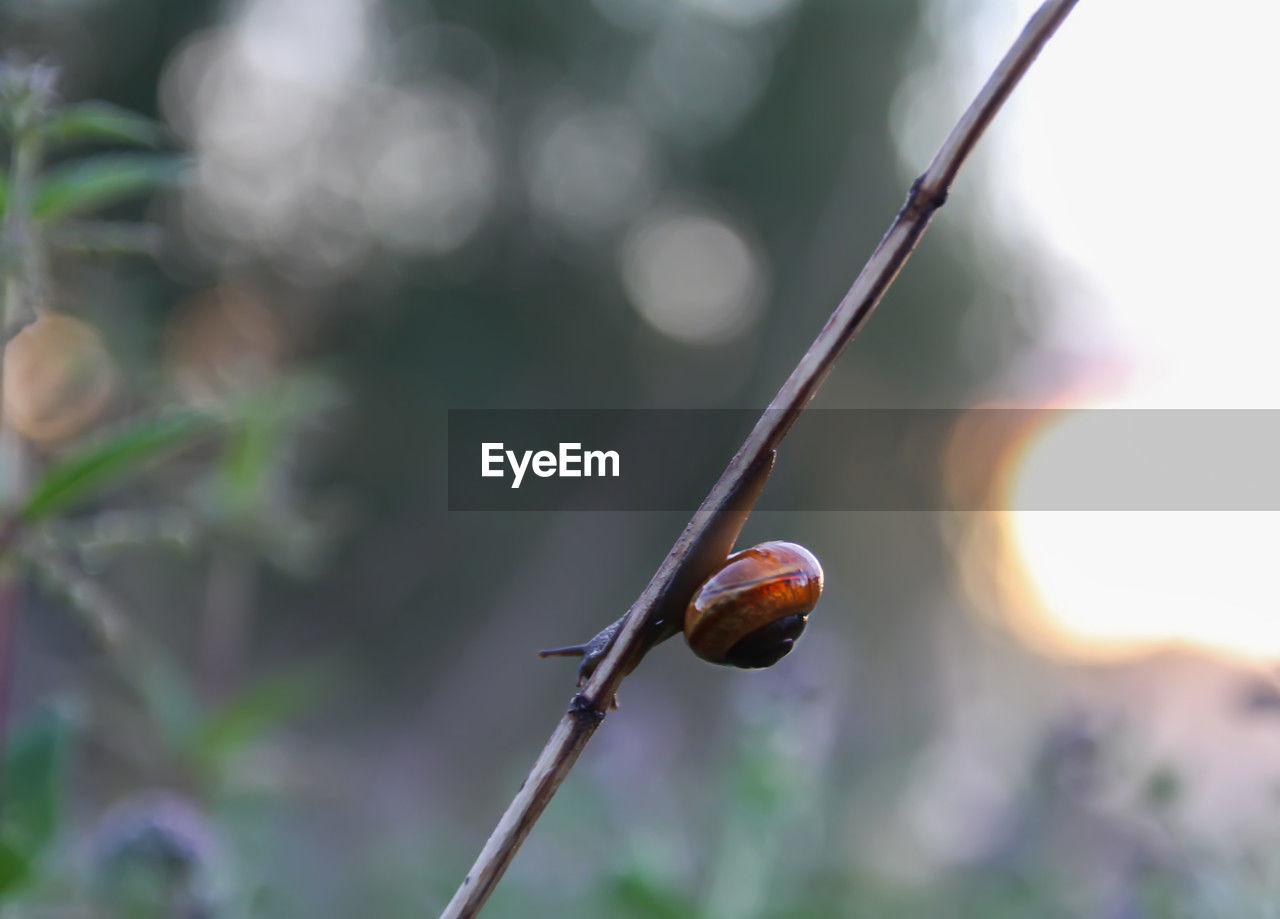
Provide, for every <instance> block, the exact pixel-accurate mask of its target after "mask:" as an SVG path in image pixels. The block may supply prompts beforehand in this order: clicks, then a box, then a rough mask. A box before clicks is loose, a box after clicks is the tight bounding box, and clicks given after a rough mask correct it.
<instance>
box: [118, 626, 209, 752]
mask: <svg viewBox="0 0 1280 919" xmlns="http://www.w3.org/2000/svg"><path fill="white" fill-rule="evenodd" d="M126 664H127V666H126V667H125V668H123V669H124V671H125V675H126V676H127V678H128V679H129V682H130V683H131V684H132V686H133V689H134V691H135V692H136V693H137V694H138V696H139V697H140V698H141V699H142V702H143V704H145V705H146V708H147V711H148V712H149V713H150V715H151V717H152V718H153V719H154V720H155V723H156V726H157V727H159V729H160V732H161V734H162V735H163V737H164V740H165V742H166V743H167V744H168V745H169V748H170V749H174V750H176V749H180V748H182V747H184V746H185V745H186V744H187V743H189V741H190V737H191V735H192V732H193V731H195V730H196V728H197V725H199V723H200V703H199V702H198V701H197V699H196V694H195V691H194V689H193V687H192V685H191V681H190V680H189V679H188V678H187V675H186V674H185V673H184V672H183V671H182V669H181V668H180V667H178V666H177V665H176V664H174V662H173V661H172V660H170V659H169V657H168V655H167V654H166V652H165V651H164V650H163V649H162V648H160V647H159V646H158V645H155V644H153V643H152V642H150V641H147V640H146V639H142V640H140V641H137V642H135V644H134V645H133V646H132V647H131V648H130V649H129V652H128V659H127V661H126Z"/></svg>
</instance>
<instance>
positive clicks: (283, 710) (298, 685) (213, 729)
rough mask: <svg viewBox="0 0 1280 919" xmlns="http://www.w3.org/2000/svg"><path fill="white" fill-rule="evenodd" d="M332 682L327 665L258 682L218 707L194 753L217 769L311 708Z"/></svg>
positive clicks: (204, 726)
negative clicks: (222, 761) (284, 723)
mask: <svg viewBox="0 0 1280 919" xmlns="http://www.w3.org/2000/svg"><path fill="white" fill-rule="evenodd" d="M329 683H330V674H329V672H328V670H327V668H321V667H314V666H312V667H303V668H298V669H295V670H291V671H288V672H286V673H283V674H277V675H275V676H272V677H270V678H268V679H265V680H262V681H261V682H258V683H254V684H252V685H250V686H248V687H246V688H245V689H243V690H241V691H240V692H239V693H237V694H236V695H234V696H232V697H231V698H230V699H228V700H227V701H226V702H224V703H223V704H222V705H221V706H219V707H218V708H216V709H214V710H213V711H212V712H210V713H209V715H208V716H207V717H206V718H205V719H204V721H203V723H202V724H201V726H200V727H199V729H198V730H197V731H196V735H195V737H194V739H193V742H192V753H193V754H194V755H195V756H196V758H197V759H198V760H199V761H201V763H202V764H203V765H205V766H206V767H209V768H213V767H215V766H216V765H217V762H218V761H219V760H221V759H223V758H225V757H226V756H228V755H230V754H233V753H235V752H236V751H238V750H241V749H243V748H244V747H246V746H248V745H249V744H250V743H252V742H253V741H254V740H256V739H257V738H258V737H260V736H262V735H263V734H264V733H266V732H267V731H269V730H271V729H272V728H274V727H276V726H278V725H279V724H281V723H283V722H284V721H287V720H288V719H289V718H291V717H293V716H295V715H297V714H298V713H299V712H302V711H303V710H305V709H307V708H308V707H310V706H311V705H313V704H315V702H316V701H317V700H318V699H319V698H320V697H321V696H322V695H324V693H325V691H326V689H327V687H328V685H329Z"/></svg>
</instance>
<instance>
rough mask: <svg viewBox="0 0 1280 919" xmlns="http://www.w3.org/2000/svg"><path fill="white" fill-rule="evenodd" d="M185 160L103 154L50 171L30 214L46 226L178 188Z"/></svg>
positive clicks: (40, 183)
mask: <svg viewBox="0 0 1280 919" xmlns="http://www.w3.org/2000/svg"><path fill="white" fill-rule="evenodd" d="M188 165H189V163H188V161H187V160H186V159H185V158H184V157H178V156H170V155H164V154H133V153H131V154H124V153H120V154H104V155H102V156H95V157H90V158H88V159H81V160H75V161H73V162H70V163H67V164H66V165H63V166H59V167H57V168H54V169H51V170H49V171H48V172H47V173H46V174H45V175H44V176H43V177H42V178H41V179H40V181H39V182H38V184H37V185H36V189H35V195H34V198H33V201H32V208H31V210H32V214H33V215H34V216H35V217H36V218H37V219H38V220H42V221H45V222H46V223H50V222H54V221H58V220H62V219H64V218H67V217H73V216H76V215H79V214H83V213H85V212H86V211H92V210H97V209H99V208H103V207H108V206H110V205H112V204H117V203H119V202H121V201H123V200H125V199H127V198H130V197H132V196H134V195H137V194H141V193H143V192H149V191H154V190H156V189H158V188H165V187H170V186H173V185H175V184H177V182H178V180H179V179H180V178H181V177H182V174H183V173H184V172H185V171H186V170H187V168H188Z"/></svg>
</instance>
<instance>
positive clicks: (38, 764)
mask: <svg viewBox="0 0 1280 919" xmlns="http://www.w3.org/2000/svg"><path fill="white" fill-rule="evenodd" d="M73 734H74V719H73V717H72V715H71V713H70V712H69V711H68V710H67V709H66V708H65V707H63V706H54V707H51V708H49V709H47V710H44V711H41V712H39V713H37V714H36V715H35V716H33V717H32V718H31V719H30V720H29V721H28V722H27V723H25V724H23V725H21V726H19V727H18V728H17V729H15V730H13V731H12V732H10V734H9V737H8V738H7V743H8V750H7V753H6V754H5V760H4V774H3V786H2V787H3V798H2V799H0V895H2V894H4V893H6V892H8V891H10V890H12V889H15V888H16V887H18V886H20V885H21V884H22V883H23V881H25V880H26V879H27V878H28V876H29V875H30V872H31V867H32V865H33V863H34V862H35V860H36V859H37V858H38V857H39V856H40V855H41V854H42V853H43V852H44V851H45V849H47V848H48V846H49V844H50V843H51V842H52V841H53V839H54V836H55V835H56V833H57V831H58V827H59V824H60V822H61V816H62V798H63V790H64V789H63V785H64V783H65V780H66V765H67V756H68V753H69V750H70V747H71V740H72V736H73Z"/></svg>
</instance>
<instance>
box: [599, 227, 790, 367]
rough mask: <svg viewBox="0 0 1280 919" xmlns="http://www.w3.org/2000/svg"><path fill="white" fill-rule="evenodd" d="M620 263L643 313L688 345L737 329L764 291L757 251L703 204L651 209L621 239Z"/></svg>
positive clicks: (758, 305)
mask: <svg viewBox="0 0 1280 919" xmlns="http://www.w3.org/2000/svg"><path fill="white" fill-rule="evenodd" d="M621 263H622V279H623V283H624V285H625V286H626V290H627V293H628V295H629V296H630V298H631V302H632V303H633V304H634V305H635V308H636V309H637V310H638V311H639V313H640V315H641V316H642V317H643V318H644V320H645V321H646V322H648V323H649V324H650V325H651V326H652V327H653V328H654V329H656V330H658V331H659V332H661V333H663V334H664V335H667V336H669V337H671V338H673V339H675V340H677V341H680V342H683V343H685V344H690V345H714V344H719V343H721V342H724V341H726V340H729V339H732V338H734V337H735V336H738V335H741V334H742V333H743V332H745V331H746V330H747V329H748V328H749V327H750V325H751V323H752V321H753V320H754V319H755V318H756V317H757V316H758V315H759V311H760V308H761V305H762V302H763V298H764V296H765V283H766V281H765V271H764V266H763V265H762V263H761V256H760V255H759V254H758V253H757V252H756V250H755V249H754V248H753V247H752V246H751V245H750V244H749V243H748V242H747V240H746V239H745V238H744V236H743V235H742V234H741V233H740V232H739V231H737V230H735V229H734V228H733V227H732V226H731V225H730V224H729V223H728V222H727V221H726V220H725V219H724V218H722V217H719V216H716V215H714V214H712V213H710V212H708V211H706V210H702V209H693V208H684V207H672V208H659V209H656V210H655V211H654V212H653V213H651V214H649V215H647V216H646V217H645V218H644V219H642V220H641V221H640V222H639V223H638V224H637V225H636V227H634V228H633V229H632V231H631V233H630V234H629V235H628V237H627V239H626V240H625V241H624V242H623V245H622V252H621Z"/></svg>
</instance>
